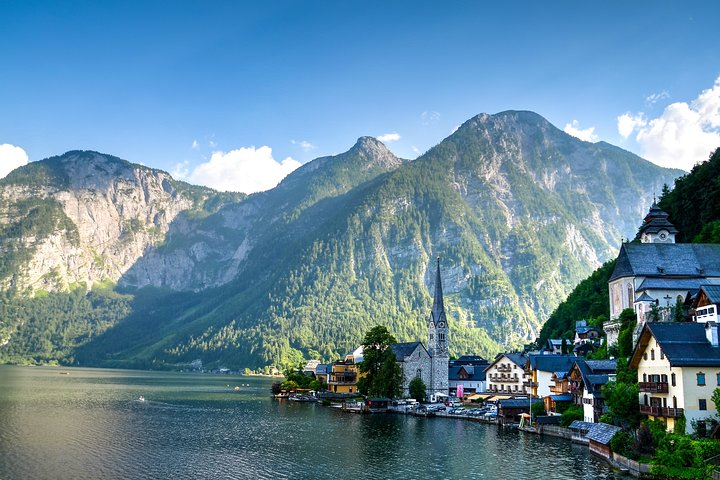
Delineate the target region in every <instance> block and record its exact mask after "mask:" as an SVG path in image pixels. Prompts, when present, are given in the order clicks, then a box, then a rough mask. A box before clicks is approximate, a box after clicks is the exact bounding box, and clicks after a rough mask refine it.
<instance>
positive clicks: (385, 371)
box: [358, 325, 402, 398]
mask: <svg viewBox="0 0 720 480" xmlns="http://www.w3.org/2000/svg"><path fill="white" fill-rule="evenodd" d="M394 343H397V342H396V340H395V337H394V336H393V335H392V334H391V333H390V332H389V331H388V329H387V328H386V327H384V326H382V325H376V326H375V327H373V328H372V329H371V330H370V331H369V332H367V333H366V334H365V337H364V338H363V343H362V346H363V361H362V362H361V363H360V371H361V372H362V373H364V374H365V375H364V377H362V378H361V379H360V380H359V381H358V389H359V390H360V392H361V393H362V394H363V395H368V396H370V397H387V398H395V397H397V396H399V395H400V392H401V391H402V371H401V369H400V365H398V363H397V361H396V359H395V354H394V353H393V351H392V349H391V348H390V345H392V344H394Z"/></svg>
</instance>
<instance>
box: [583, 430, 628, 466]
mask: <svg viewBox="0 0 720 480" xmlns="http://www.w3.org/2000/svg"><path fill="white" fill-rule="evenodd" d="M619 431H620V427H616V426H615V425H608V424H607V423H596V424H594V425H593V426H592V427H591V428H590V430H589V431H588V432H587V434H586V435H585V438H587V440H588V446H589V448H590V451H591V452H593V453H596V454H598V455H600V456H601V457H604V458H612V449H611V448H610V440H612V438H613V437H614V436H615V434H616V433H617V432H619Z"/></svg>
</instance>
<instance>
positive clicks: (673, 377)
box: [670, 373, 675, 387]
mask: <svg viewBox="0 0 720 480" xmlns="http://www.w3.org/2000/svg"><path fill="white" fill-rule="evenodd" d="M670 380H671V381H672V386H673V387H674V386H675V374H674V373H673V374H671V375H670Z"/></svg>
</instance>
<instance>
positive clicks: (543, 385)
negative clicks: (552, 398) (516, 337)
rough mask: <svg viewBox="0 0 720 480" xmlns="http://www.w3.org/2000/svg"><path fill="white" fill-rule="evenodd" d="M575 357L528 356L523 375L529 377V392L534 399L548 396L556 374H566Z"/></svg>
mask: <svg viewBox="0 0 720 480" xmlns="http://www.w3.org/2000/svg"><path fill="white" fill-rule="evenodd" d="M575 360H577V357H575V355H530V356H529V357H528V358H527V360H526V361H525V366H524V369H525V374H526V375H527V376H529V377H530V380H529V381H530V392H531V394H532V395H533V396H534V397H546V396H548V395H550V392H551V388H552V387H553V386H554V385H555V382H554V381H553V375H554V374H556V372H568V371H569V370H570V367H572V366H573V363H575Z"/></svg>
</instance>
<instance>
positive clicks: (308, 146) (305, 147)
mask: <svg viewBox="0 0 720 480" xmlns="http://www.w3.org/2000/svg"><path fill="white" fill-rule="evenodd" d="M290 142H291V143H292V144H293V145H298V146H299V147H300V148H302V149H303V150H305V151H306V152H309V151H310V150H314V149H316V148H317V147H316V146H315V145H313V144H312V143H310V142H308V141H307V140H300V141H296V140H290Z"/></svg>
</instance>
